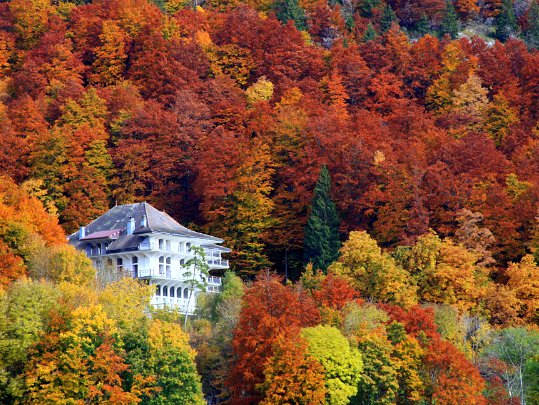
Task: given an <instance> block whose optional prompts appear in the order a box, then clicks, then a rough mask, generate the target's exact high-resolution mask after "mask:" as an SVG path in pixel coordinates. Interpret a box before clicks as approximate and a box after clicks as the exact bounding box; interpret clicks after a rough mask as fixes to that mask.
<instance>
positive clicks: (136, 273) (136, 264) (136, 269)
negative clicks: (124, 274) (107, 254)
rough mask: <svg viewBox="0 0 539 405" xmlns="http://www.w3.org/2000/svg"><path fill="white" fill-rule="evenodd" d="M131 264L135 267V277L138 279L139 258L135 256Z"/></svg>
mask: <svg viewBox="0 0 539 405" xmlns="http://www.w3.org/2000/svg"><path fill="white" fill-rule="evenodd" d="M120 260H121V259H120ZM131 264H132V265H133V274H134V275H135V277H138V257H137V256H133V257H132V258H131Z"/></svg>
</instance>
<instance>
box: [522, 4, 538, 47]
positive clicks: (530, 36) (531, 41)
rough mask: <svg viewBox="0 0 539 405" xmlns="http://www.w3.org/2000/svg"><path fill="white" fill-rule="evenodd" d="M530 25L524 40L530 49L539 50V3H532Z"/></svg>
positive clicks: (529, 11)
mask: <svg viewBox="0 0 539 405" xmlns="http://www.w3.org/2000/svg"><path fill="white" fill-rule="evenodd" d="M527 20H528V24H527V29H526V31H525V33H524V39H525V40H526V43H527V44H528V46H529V47H530V48H535V49H539V3H538V2H537V0H535V1H532V3H531V4H530V8H529V9H528V18H527Z"/></svg>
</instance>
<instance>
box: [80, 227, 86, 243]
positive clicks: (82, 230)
mask: <svg viewBox="0 0 539 405" xmlns="http://www.w3.org/2000/svg"><path fill="white" fill-rule="evenodd" d="M85 236H86V229H84V226H81V227H80V229H79V240H81V239H82V238H84V237H85Z"/></svg>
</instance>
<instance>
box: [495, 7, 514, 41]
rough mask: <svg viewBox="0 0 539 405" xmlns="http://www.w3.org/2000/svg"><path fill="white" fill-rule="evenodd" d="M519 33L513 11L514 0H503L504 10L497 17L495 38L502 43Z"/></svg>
mask: <svg viewBox="0 0 539 405" xmlns="http://www.w3.org/2000/svg"><path fill="white" fill-rule="evenodd" d="M517 32H518V24H517V18H516V17H515V11H514V10H513V1H512V0H502V8H501V10H500V12H499V13H498V15H497V16H496V32H495V36H496V38H498V39H499V40H500V41H506V40H508V39H509V37H510V36H511V35H515V34H516V33H517Z"/></svg>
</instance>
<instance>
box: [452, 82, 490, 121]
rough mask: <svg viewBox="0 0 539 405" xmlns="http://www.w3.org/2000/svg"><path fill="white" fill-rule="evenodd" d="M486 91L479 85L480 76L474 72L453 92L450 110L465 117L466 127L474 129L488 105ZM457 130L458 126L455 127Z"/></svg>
mask: <svg viewBox="0 0 539 405" xmlns="http://www.w3.org/2000/svg"><path fill="white" fill-rule="evenodd" d="M487 94H488V91H487V89H485V88H484V87H483V86H482V85H481V78H480V77H479V76H477V75H476V74H475V73H472V74H470V76H469V77H468V80H466V82H465V83H463V84H461V85H460V86H459V88H458V89H455V91H454V92H453V98H452V100H451V102H452V108H451V109H452V111H453V112H454V113H456V114H458V115H460V116H462V117H463V118H464V119H465V122H466V124H465V125H466V129H476V128H478V127H479V124H480V122H481V121H482V120H483V116H484V114H485V111H486V109H487V107H488V97H487ZM457 130H458V128H457Z"/></svg>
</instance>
